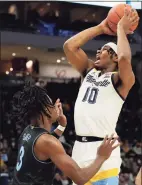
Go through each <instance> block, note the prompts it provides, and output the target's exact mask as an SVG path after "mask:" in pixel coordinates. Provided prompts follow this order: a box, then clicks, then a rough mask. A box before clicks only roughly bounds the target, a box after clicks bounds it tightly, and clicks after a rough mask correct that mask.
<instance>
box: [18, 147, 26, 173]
mask: <svg viewBox="0 0 142 185" xmlns="http://www.w3.org/2000/svg"><path fill="white" fill-rule="evenodd" d="M24 154H25V150H24V147H23V146H21V148H20V152H19V157H18V162H17V165H16V170H17V171H19V170H20V169H21V167H22V160H23V157H24Z"/></svg>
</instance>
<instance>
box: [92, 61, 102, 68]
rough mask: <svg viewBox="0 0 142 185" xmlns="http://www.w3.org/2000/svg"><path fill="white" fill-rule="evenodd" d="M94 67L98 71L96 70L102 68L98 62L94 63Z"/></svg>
mask: <svg viewBox="0 0 142 185" xmlns="http://www.w3.org/2000/svg"><path fill="white" fill-rule="evenodd" d="M94 66H95V68H96V69H98V68H99V69H100V68H103V65H102V63H101V62H99V61H96V62H94Z"/></svg>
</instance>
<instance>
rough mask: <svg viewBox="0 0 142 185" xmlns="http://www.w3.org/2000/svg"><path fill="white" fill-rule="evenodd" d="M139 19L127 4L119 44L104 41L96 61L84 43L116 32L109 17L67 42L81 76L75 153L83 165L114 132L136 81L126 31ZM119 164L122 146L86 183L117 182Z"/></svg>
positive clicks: (66, 49) (67, 50)
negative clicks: (109, 25) (92, 58)
mask: <svg viewBox="0 0 142 185" xmlns="http://www.w3.org/2000/svg"><path fill="white" fill-rule="evenodd" d="M138 21H139V17H138V15H137V13H136V11H135V10H133V9H132V10H131V11H129V10H128V9H127V8H126V9H125V14H124V16H123V18H122V19H121V20H120V21H119V23H118V26H117V45H116V44H114V43H108V44H106V45H104V46H103V47H102V48H101V50H99V51H98V52H97V55H96V61H95V62H94V61H91V60H90V59H88V57H87V55H86V54H85V52H84V51H83V50H82V49H81V47H82V46H83V45H84V44H85V43H87V42H88V41H89V40H91V39H93V38H94V37H96V36H98V35H101V34H108V35H115V34H114V33H113V32H112V31H111V29H110V28H109V27H108V25H107V21H106V20H104V21H103V22H102V23H100V24H99V25H98V26H95V27H91V28H89V29H86V30H84V31H82V32H80V33H79V34H77V35H75V36H73V37H72V38H70V39H69V40H67V41H66V42H65V44H64V52H65V54H66V57H67V59H68V61H69V63H71V64H72V66H73V67H74V68H75V69H77V71H79V72H80V74H81V76H82V85H81V87H80V89H79V93H78V97H77V100H76V103H75V113H74V114H75V115H74V119H75V131H76V135H77V140H76V141H75V145H74V148H73V154H72V157H73V159H74V160H75V161H76V162H77V163H78V165H79V166H80V167H85V166H88V165H89V164H90V163H92V161H93V159H94V152H95V151H97V148H98V146H99V145H100V143H101V141H102V140H103V138H104V137H105V135H106V134H111V133H115V128H116V123H117V120H118V117H119V114H120V111H121V109H122V106H123V103H124V101H125V99H126V97H127V95H128V93H129V91H130V89H131V87H132V86H133V85H134V83H135V76H134V73H133V71H132V66H131V50H130V45H129V42H128V39H127V34H131V31H130V27H131V26H132V25H133V24H135V23H136V22H138ZM120 165H121V157H120V148H117V149H115V150H114V152H113V153H112V155H111V157H110V159H108V160H107V161H106V162H105V163H104V164H103V166H102V167H101V169H100V170H99V172H98V173H97V174H96V175H95V176H94V177H93V178H92V179H90V181H89V182H88V183H87V185H91V184H93V185H118V183H119V182H118V174H119V171H120Z"/></svg>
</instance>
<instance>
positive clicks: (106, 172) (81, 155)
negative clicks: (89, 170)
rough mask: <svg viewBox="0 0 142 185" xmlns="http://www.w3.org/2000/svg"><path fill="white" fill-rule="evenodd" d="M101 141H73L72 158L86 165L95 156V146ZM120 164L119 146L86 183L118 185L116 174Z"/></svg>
mask: <svg viewBox="0 0 142 185" xmlns="http://www.w3.org/2000/svg"><path fill="white" fill-rule="evenodd" d="M101 143H102V141H96V142H79V141H75V144H74V147H73V153H72V158H73V159H74V160H75V161H76V163H77V164H78V165H79V166H80V167H81V168H84V167H87V166H88V165H90V164H91V163H92V162H93V161H94V159H95V158H96V153H97V148H98V147H99V146H100V144H101ZM120 166H121V156H120V147H118V148H116V149H115V150H114V151H113V152H112V154H111V156H110V158H109V159H108V160H106V161H105V162H104V164H103V165H102V167H101V168H100V170H99V171H98V173H97V174H94V177H93V178H92V179H90V181H89V182H88V183H87V185H91V184H93V185H107V184H109V185H118V184H119V182H118V175H119V172H120Z"/></svg>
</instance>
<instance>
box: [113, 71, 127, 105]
mask: <svg viewBox="0 0 142 185" xmlns="http://www.w3.org/2000/svg"><path fill="white" fill-rule="evenodd" d="M113 76H114V74H112V75H111V81H112V85H113V87H114V89H115V91H116V93H117V94H118V95H119V96H120V98H121V99H122V100H123V101H125V98H123V96H122V95H121V94H120V93H119V91H118V89H117V87H118V85H117V84H115V83H114V80H113Z"/></svg>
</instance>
